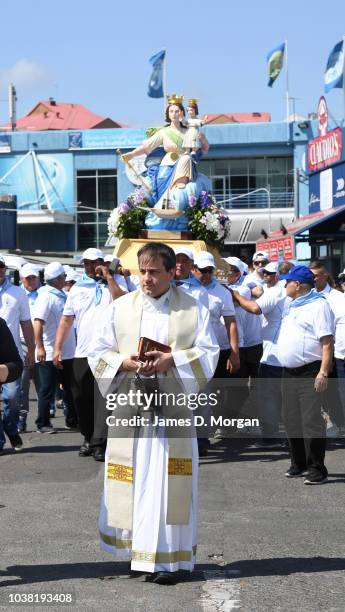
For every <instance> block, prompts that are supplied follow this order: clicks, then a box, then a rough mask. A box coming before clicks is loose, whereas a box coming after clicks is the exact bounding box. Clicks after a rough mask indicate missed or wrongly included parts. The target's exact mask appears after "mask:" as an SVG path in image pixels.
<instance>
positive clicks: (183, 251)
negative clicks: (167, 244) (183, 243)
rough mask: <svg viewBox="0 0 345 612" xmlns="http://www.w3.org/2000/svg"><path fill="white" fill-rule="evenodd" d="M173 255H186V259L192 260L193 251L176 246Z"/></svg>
mask: <svg viewBox="0 0 345 612" xmlns="http://www.w3.org/2000/svg"><path fill="white" fill-rule="evenodd" d="M175 255H185V256H186V257H188V259H190V260H191V261H194V253H193V251H192V250H191V249H188V248H187V247H178V248H177V249H175Z"/></svg>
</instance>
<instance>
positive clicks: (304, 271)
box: [279, 266, 315, 287]
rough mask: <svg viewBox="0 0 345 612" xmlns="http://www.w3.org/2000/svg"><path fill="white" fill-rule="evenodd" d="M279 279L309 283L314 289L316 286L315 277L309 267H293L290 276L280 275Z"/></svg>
mask: <svg viewBox="0 0 345 612" xmlns="http://www.w3.org/2000/svg"><path fill="white" fill-rule="evenodd" d="M279 278H284V279H285V280H294V281H298V282H300V283H308V285H311V286H312V287H314V285H315V276H314V274H313V273H312V271H311V270H309V268H308V267H307V266H293V267H292V268H291V270H290V272H288V274H280V275H279Z"/></svg>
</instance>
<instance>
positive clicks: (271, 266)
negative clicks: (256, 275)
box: [262, 261, 278, 274]
mask: <svg viewBox="0 0 345 612" xmlns="http://www.w3.org/2000/svg"><path fill="white" fill-rule="evenodd" d="M262 271H263V272H270V273H271V274H273V273H275V274H277V273H278V262H277V261H271V262H270V263H268V264H267V265H266V266H264V267H263V268H262Z"/></svg>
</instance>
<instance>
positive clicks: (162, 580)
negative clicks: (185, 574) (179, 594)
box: [152, 572, 177, 585]
mask: <svg viewBox="0 0 345 612" xmlns="http://www.w3.org/2000/svg"><path fill="white" fill-rule="evenodd" d="M176 574H177V572H157V574H156V575H155V576H154V578H153V579H152V582H154V583H155V584H166V585H170V584H176V582H177V575H176Z"/></svg>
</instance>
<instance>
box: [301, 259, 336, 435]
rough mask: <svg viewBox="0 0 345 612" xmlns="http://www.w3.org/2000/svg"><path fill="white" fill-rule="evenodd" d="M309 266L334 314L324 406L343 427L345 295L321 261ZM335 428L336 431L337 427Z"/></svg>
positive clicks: (333, 420) (316, 285)
mask: <svg viewBox="0 0 345 612" xmlns="http://www.w3.org/2000/svg"><path fill="white" fill-rule="evenodd" d="M309 268H310V270H311V271H312V273H313V274H314V277H315V288H316V290H317V291H318V292H319V293H320V295H323V296H324V297H325V298H326V300H327V301H328V303H329V305H330V307H331V310H332V313H333V316H334V358H335V362H334V364H333V367H332V370H331V372H330V380H329V385H328V386H329V388H328V390H327V392H326V394H325V398H324V399H325V402H324V408H325V410H326V412H328V414H329V416H330V417H331V419H332V422H333V423H335V424H336V426H338V427H343V426H344V416H345V365H344V364H345V297H344V294H343V293H342V292H341V291H338V290H337V289H335V288H334V287H332V286H331V284H334V283H333V282H332V280H331V276H330V273H329V272H328V270H327V269H326V267H325V266H324V264H323V263H322V262H321V261H312V262H311V263H310V265H309ZM330 283H331V284H330ZM336 379H338V380H336ZM339 398H340V401H339ZM335 430H336V432H337V431H338V430H337V427H335ZM328 431H329V430H328ZM327 433H328V432H327Z"/></svg>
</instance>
